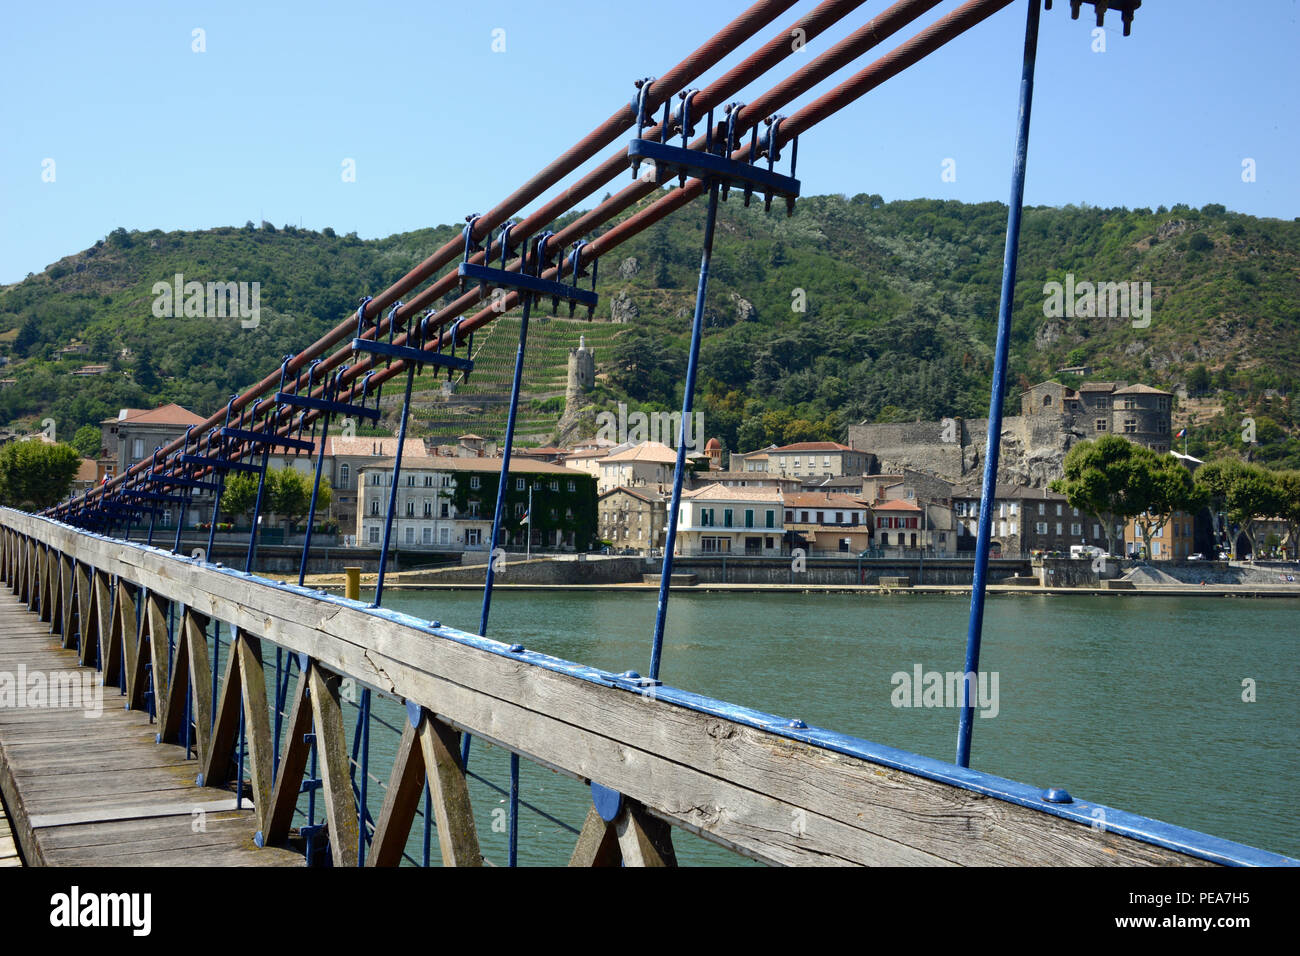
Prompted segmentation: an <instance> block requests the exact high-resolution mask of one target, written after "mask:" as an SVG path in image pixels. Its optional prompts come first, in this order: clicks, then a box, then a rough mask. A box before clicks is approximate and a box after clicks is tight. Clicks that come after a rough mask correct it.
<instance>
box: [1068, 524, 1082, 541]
mask: <svg viewBox="0 0 1300 956" xmlns="http://www.w3.org/2000/svg"><path fill="white" fill-rule="evenodd" d="M1070 534H1072V535H1075V536H1076V537H1078V536H1080V535H1082V534H1083V525H1081V524H1079V522H1077V521H1076V522H1074V523H1073V524H1072V525H1070Z"/></svg>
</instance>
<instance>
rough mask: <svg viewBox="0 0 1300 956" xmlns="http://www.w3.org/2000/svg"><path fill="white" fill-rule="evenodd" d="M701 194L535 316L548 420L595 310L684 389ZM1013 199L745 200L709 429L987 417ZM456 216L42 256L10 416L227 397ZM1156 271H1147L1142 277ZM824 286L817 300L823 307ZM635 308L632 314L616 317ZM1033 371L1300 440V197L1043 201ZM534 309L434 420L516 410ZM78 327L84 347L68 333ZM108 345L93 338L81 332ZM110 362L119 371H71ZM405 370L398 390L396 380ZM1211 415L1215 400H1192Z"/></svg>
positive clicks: (1265, 442) (707, 351)
mask: <svg viewBox="0 0 1300 956" xmlns="http://www.w3.org/2000/svg"><path fill="white" fill-rule="evenodd" d="M703 216H704V213H703V208H702V206H701V205H700V204H697V205H696V206H693V207H691V208H689V209H687V210H684V211H682V212H681V213H679V214H678V215H676V216H675V217H672V218H671V219H669V220H667V221H665V222H663V223H660V224H659V225H657V226H655V227H653V228H651V229H650V230H648V231H647V232H646V233H643V234H642V235H641V236H638V237H636V238H635V239H633V240H632V241H630V242H628V243H626V244H625V245H624V246H622V247H620V248H619V249H617V250H615V251H614V252H612V253H611V254H610V255H608V256H607V257H606V258H605V260H603V261H602V263H601V266H600V277H601V278H600V287H599V291H600V293H601V304H600V307H599V309H598V313H597V321H595V322H593V323H590V324H589V323H586V322H583V321H571V320H561V319H552V320H549V321H548V322H543V321H537V322H535V323H534V324H533V325H532V326H531V332H530V341H531V347H530V349H529V360H528V363H527V369H526V378H525V392H526V396H525V403H524V405H523V407H522V409H521V422H520V428H519V432H520V436H521V438H524V437H526V438H528V439H529V440H537V441H542V440H547V439H548V438H549V435H550V433H551V432H552V431H553V429H554V427H555V423H556V422H557V421H558V419H559V416H560V414H561V412H562V410H563V392H564V379H565V362H566V359H567V354H568V349H569V348H571V347H573V346H575V345H576V344H577V340H578V336H579V335H583V334H585V335H586V336H587V341H588V344H590V345H592V346H593V347H594V348H595V349H596V360H597V365H598V371H599V373H600V377H599V382H598V386H597V388H596V389H595V391H594V392H593V393H592V395H591V396H589V398H590V401H591V403H592V405H593V407H594V408H602V407H609V408H612V407H613V404H614V403H616V402H618V401H627V402H628V403H629V404H630V405H632V407H634V408H636V407H644V408H647V409H658V408H665V409H666V408H671V407H674V406H676V405H677V404H678V403H679V402H680V398H681V394H680V388H681V385H680V383H681V381H682V379H683V377H684V375H683V371H684V365H685V355H686V347H687V344H688V341H689V338H688V333H689V325H690V309H691V306H692V303H693V299H694V291H695V282H696V272H697V269H698V265H699V255H700V242H701V239H702V228H703ZM1005 221H1006V209H1005V207H1004V206H1002V205H1000V204H997V203H985V204H979V205H965V204H962V203H957V202H945V201H937V200H911V201H902V202H892V203H884V202H882V201H881V200H880V197H878V196H868V195H858V196H854V197H852V198H851V199H850V198H847V197H844V196H819V197H809V198H806V199H804V200H801V201H800V203H799V209H798V212H797V214H796V215H795V216H794V217H793V218H790V219H787V218H786V217H785V215H784V214H783V211H782V212H777V211H775V210H774V211H773V213H772V214H771V215H767V216H765V215H764V214H763V213H762V209H761V204H759V203H755V205H754V206H753V207H752V208H750V209H745V208H743V206H742V205H741V202H740V200H739V197H738V196H733V197H732V199H731V201H730V202H729V203H727V204H725V205H724V206H723V207H722V212H721V215H720V219H719V224H718V234H717V242H716V248H715V253H714V258H713V268H712V279H711V285H710V295H709V303H708V309H707V312H706V325H707V329H706V336H705V341H704V346H703V352H702V357H703V364H702V368H701V378H700V388H701V395H702V398H701V403H702V408H703V411H704V413H705V422H706V431H707V432H708V434H710V435H717V436H719V437H720V438H722V440H723V442H724V444H726V445H727V446H728V447H730V448H737V447H740V448H750V447H755V446H758V445H761V444H765V443H766V442H768V441H792V440H799V439H801V438H842V437H844V434H845V432H846V429H847V426H848V425H849V424H850V423H852V422H856V421H861V420H870V421H890V420H909V419H914V418H926V419H934V418H939V417H942V416H945V415H965V416H970V417H982V416H983V415H984V414H986V410H987V404H988V381H989V375H990V370H991V366H992V342H993V335H994V325H995V321H996V311H997V291H998V286H999V277H1000V272H1001V262H1002V236H1003V230H1004V229H1005ZM456 231H457V228H456V227H453V226H439V227H437V228H435V229H427V230H421V231H419V232H414V233H407V234H402V235H397V236H391V237H389V238H387V239H383V240H376V241H362V240H359V239H357V238H356V237H355V236H338V235H335V234H334V233H333V231H332V230H326V231H325V232H323V233H317V232H312V231H304V230H299V229H294V228H290V227H286V228H284V229H280V230H277V229H274V228H273V227H269V224H263V228H254V227H253V226H252V224H251V223H249V224H246V225H245V226H244V227H242V228H220V229H214V230H210V231H205V232H174V233H161V232H156V231H155V232H130V233H128V232H126V231H124V230H115V231H114V232H113V233H112V234H110V235H109V236H108V237H106V239H105V240H102V241H101V242H99V243H96V245H95V246H94V247H92V248H90V249H87V250H85V251H83V252H80V253H77V254H75V255H71V256H68V257H67V258H65V259H62V260H60V261H59V262H57V263H54V264H53V265H51V266H50V267H49V268H47V269H46V270H45V271H44V272H43V273H42V274H40V275H34V276H29V277H28V278H27V279H26V280H24V281H22V282H19V283H17V284H15V285H12V286H8V287H5V288H3V289H0V353H7V356H8V358H9V359H10V362H9V364H8V365H7V366H6V367H5V368H4V369H3V370H0V378H4V379H12V382H10V383H8V384H7V385H6V387H4V388H3V389H0V424H7V425H10V426H17V427H25V426H30V425H31V424H33V423H35V422H38V421H39V420H40V419H41V418H43V417H46V416H51V417H54V418H55V419H56V422H57V427H58V428H59V430H60V433H61V434H71V433H72V432H74V431H75V430H76V428H77V427H79V426H80V425H84V424H87V423H93V422H97V421H98V420H99V419H101V418H104V417H107V416H108V415H110V414H113V413H114V412H115V411H116V410H117V408H119V407H121V406H123V405H136V406H139V405H148V404H152V403H156V402H161V401H175V402H179V403H180V404H183V405H186V406H187V407H190V408H193V409H195V410H198V411H203V412H207V411H210V410H213V409H215V408H217V407H218V406H220V405H222V404H224V402H225V400H226V399H227V398H228V397H229V396H230V395H231V394H232V393H233V392H235V391H237V390H238V389H240V388H242V387H244V386H245V385H247V384H249V383H250V382H252V381H254V380H255V379H257V378H259V377H261V375H263V374H265V373H266V372H267V371H268V370H270V369H272V368H274V367H275V366H276V365H277V364H278V363H279V361H280V360H281V358H282V357H283V356H284V355H286V354H288V353H290V352H292V351H293V350H294V349H295V348H301V347H303V346H304V345H305V344H307V343H309V342H311V341H313V340H315V339H316V338H317V337H319V335H320V334H322V333H323V332H324V331H325V330H327V329H328V328H330V327H331V326H333V325H334V324H335V323H336V322H338V321H339V320H340V319H341V318H343V317H344V316H346V315H347V314H348V313H349V312H350V311H351V310H352V309H353V308H355V305H356V302H357V300H358V299H359V298H360V296H362V295H364V294H374V293H376V292H377V291H378V290H380V289H382V288H383V287H384V286H386V285H387V284H388V283H390V282H391V281H392V280H393V279H395V278H396V277H398V276H399V275H401V274H402V273H403V272H405V271H406V270H408V269H409V268H410V267H411V266H413V265H414V264H416V263H417V262H419V261H420V260H421V259H423V258H424V257H425V256H427V255H428V254H429V252H430V251H431V250H433V249H434V248H436V247H437V246H439V245H441V244H442V243H443V242H444V241H446V239H447V238H449V237H451V236H453V235H454V234H455V233H456ZM176 273H182V274H183V275H184V276H185V279H186V280H197V281H201V282H202V281H248V282H252V281H257V282H260V284H261V285H260V287H261V321H260V324H259V326H258V328H256V329H243V328H241V327H240V322H239V321H238V320H237V319H201V318H155V317H154V315H153V314H152V312H151V305H152V303H153V301H154V294H153V292H152V289H153V285H154V283H155V282H159V281H168V282H169V281H171V279H172V276H173V275H174V274H176ZM1067 273H1070V274H1072V275H1073V276H1074V278H1075V281H1076V283H1081V282H1085V281H1087V282H1093V283H1109V282H1116V283H1119V282H1122V283H1139V284H1141V283H1144V282H1149V283H1151V290H1152V299H1153V305H1152V310H1151V313H1150V322H1149V325H1147V326H1146V327H1142V328H1135V327H1134V323H1133V321H1132V320H1131V319H1130V318H1127V317H1122V316H1117V317H1113V318H1101V317H1097V318H1091V317H1084V316H1079V317H1064V316H1061V317H1049V316H1048V315H1047V314H1045V309H1044V302H1045V298H1046V297H1045V294H1044V284H1045V283H1047V282H1049V281H1064V280H1065V277H1066V274H1067ZM1139 287H1140V285H1139ZM800 308H802V311H800ZM612 317H613V318H617V319H619V320H620V321H618V322H614V323H611V322H610V321H609V320H610V319H611V318H612ZM1014 328H1015V331H1014V336H1013V349H1012V360H1011V375H1010V382H1009V389H1010V391H1011V393H1012V396H1013V403H1014V396H1015V395H1016V394H1018V392H1019V390H1020V389H1021V388H1023V387H1025V386H1027V385H1030V384H1033V383H1035V382H1038V381H1041V380H1043V379H1046V378H1052V377H1055V378H1058V379H1060V380H1061V381H1064V382H1066V383H1067V384H1075V383H1077V382H1078V381H1081V380H1082V379H1081V378H1080V377H1078V376H1072V375H1070V374H1061V373H1058V372H1057V370H1058V369H1061V368H1064V367H1077V366H1088V367H1089V368H1090V371H1089V372H1088V375H1087V377H1089V378H1093V379H1124V380H1127V381H1132V382H1139V381H1140V382H1145V383H1147V384H1151V385H1155V386H1159V387H1163V388H1167V389H1170V390H1171V391H1177V390H1180V389H1181V390H1183V391H1185V392H1186V393H1187V394H1188V400H1187V401H1185V402H1182V403H1181V407H1180V409H1179V410H1178V411H1177V412H1176V413H1175V421H1176V422H1178V423H1179V424H1182V423H1184V422H1187V421H1189V420H1190V421H1191V422H1192V425H1193V428H1192V438H1191V441H1190V443H1189V450H1190V451H1191V452H1192V453H1193V454H1207V453H1209V452H1211V451H1213V450H1215V449H1217V448H1220V447H1231V446H1235V447H1237V448H1238V449H1239V450H1244V447H1245V446H1243V444H1242V441H1241V434H1240V433H1241V432H1242V431H1243V428H1242V424H1241V423H1242V421H1243V420H1244V419H1245V418H1247V417H1249V418H1251V419H1253V421H1254V422H1255V431H1256V435H1257V438H1258V441H1259V445H1258V446H1256V447H1254V448H1253V449H1251V453H1252V454H1253V455H1254V456H1255V457H1257V458H1259V459H1262V460H1265V461H1267V462H1270V463H1273V464H1283V463H1286V464H1288V465H1290V466H1292V467H1295V466H1297V465H1300V438H1297V437H1296V436H1297V434H1298V433H1297V430H1296V420H1295V416H1294V413H1293V411H1292V408H1293V406H1292V395H1293V392H1294V388H1295V385H1296V384H1297V382H1300V223H1296V222H1283V221H1279V220H1269V219H1258V218H1254V217H1250V216H1244V215H1239V214H1235V213H1231V212H1228V211H1226V210H1225V209H1224V208H1223V207H1222V206H1206V207H1204V208H1203V209H1200V210H1196V209H1190V208H1187V207H1184V206H1176V207H1174V208H1173V209H1170V210H1166V209H1163V208H1161V209H1158V210H1155V211H1152V210H1145V209H1139V210H1126V209H1097V208H1074V207H1066V208H1063V209H1047V208H1031V209H1028V210H1026V213H1025V217H1024V227H1023V236H1022V248H1021V259H1020V282H1019V284H1018V287H1017V296H1016V308H1015V326H1014ZM516 329H517V325H516V324H515V323H514V322H513V321H510V320H506V321H504V322H502V323H501V326H500V327H499V328H495V329H490V330H486V331H484V332H481V333H480V334H479V335H478V336H477V337H476V342H475V347H476V350H477V352H478V355H477V359H478V362H479V368H478V371H476V372H475V374H474V375H473V376H471V380H470V382H469V383H468V384H462V383H457V385H456V387H455V390H454V391H453V392H452V393H451V394H445V393H444V391H443V389H442V388H441V386H440V385H439V384H438V383H437V382H435V381H434V379H433V376H432V374H431V373H426V376H425V378H424V379H423V380H422V381H421V383H420V385H419V386H417V392H418V394H417V397H416V401H415V422H416V423H417V428H419V429H422V430H423V431H424V432H425V433H426V434H436V435H450V434H452V433H456V432H459V431H462V430H473V431H476V432H478V433H480V434H484V435H488V436H489V437H492V436H496V435H499V434H500V431H501V429H502V428H503V426H504V398H505V395H506V394H507V393H508V388H509V379H510V369H511V366H512V363H513V358H514V349H515V341H516ZM74 343H76V344H77V346H76V347H77V348H78V351H77V352H76V353H75V354H60V353H59V350H60V349H63V348H66V347H68V346H70V345H74ZM83 346H84V350H82V349H81V347H83ZM91 363H98V364H106V365H108V366H109V370H108V371H107V372H106V373H105V374H103V375H99V376H94V377H76V376H72V375H70V374H69V373H70V372H72V371H73V370H75V369H78V368H80V367H82V366H84V365H86V364H91ZM389 398H390V396H389V395H387V394H386V395H385V399H386V400H387V399H389ZM1193 415H1195V416H1196V417H1195V418H1192V417H1191V416H1193Z"/></svg>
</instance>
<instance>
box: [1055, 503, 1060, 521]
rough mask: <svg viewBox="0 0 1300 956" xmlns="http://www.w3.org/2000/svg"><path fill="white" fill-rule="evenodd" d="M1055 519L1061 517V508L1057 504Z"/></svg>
mask: <svg viewBox="0 0 1300 956" xmlns="http://www.w3.org/2000/svg"><path fill="white" fill-rule="evenodd" d="M1056 517H1058V518H1059V517H1061V506H1060V504H1057V506H1056Z"/></svg>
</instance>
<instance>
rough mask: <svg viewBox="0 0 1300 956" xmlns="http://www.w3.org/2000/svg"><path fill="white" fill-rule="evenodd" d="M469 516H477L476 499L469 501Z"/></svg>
mask: <svg viewBox="0 0 1300 956" xmlns="http://www.w3.org/2000/svg"><path fill="white" fill-rule="evenodd" d="M469 516H470V517H471V518H477V517H478V502H477V501H471V502H470V503H469Z"/></svg>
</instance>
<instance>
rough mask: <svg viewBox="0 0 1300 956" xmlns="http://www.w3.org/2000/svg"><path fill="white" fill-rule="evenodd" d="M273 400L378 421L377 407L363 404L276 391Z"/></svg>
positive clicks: (296, 406) (297, 406)
mask: <svg viewBox="0 0 1300 956" xmlns="http://www.w3.org/2000/svg"><path fill="white" fill-rule="evenodd" d="M275 400H276V402H278V403H281V404H284V405H293V406H294V407H295V408H314V409H315V410H316V411H318V412H330V413H331V414H336V415H356V416H357V417H358V418H369V419H370V420H371V421H376V422H377V421H379V409H377V408H366V406H364V405H349V404H348V403H347V402H329V401H326V400H325V399H323V398H312V397H311V396H310V395H294V394H291V393H290V392H276V393H275Z"/></svg>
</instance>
